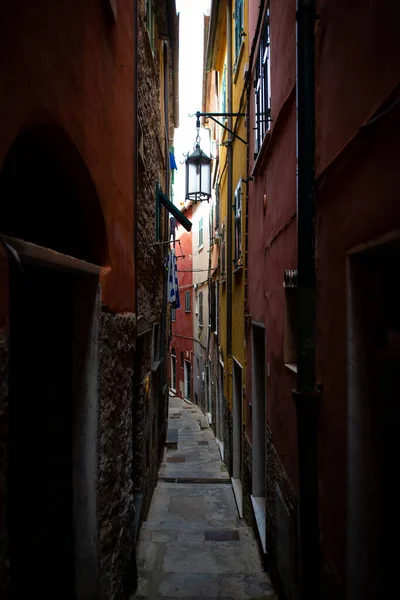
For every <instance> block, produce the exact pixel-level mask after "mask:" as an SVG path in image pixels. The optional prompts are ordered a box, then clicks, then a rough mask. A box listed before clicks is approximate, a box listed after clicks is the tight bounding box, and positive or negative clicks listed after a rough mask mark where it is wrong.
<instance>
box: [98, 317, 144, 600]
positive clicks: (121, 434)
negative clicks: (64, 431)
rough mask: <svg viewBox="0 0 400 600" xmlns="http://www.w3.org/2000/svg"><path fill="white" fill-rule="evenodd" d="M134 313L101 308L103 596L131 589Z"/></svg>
mask: <svg viewBox="0 0 400 600" xmlns="http://www.w3.org/2000/svg"><path fill="white" fill-rule="evenodd" d="M135 328H136V319H135V316H134V315H133V314H132V313H126V314H113V313H110V312H107V311H106V310H103V311H102V314H101V324H100V372H99V384H100V416H99V418H100V465H99V481H98V507H97V510H98V519H99V535H100V540H99V543H100V573H101V597H102V598H103V599H104V600H106V599H107V600H111V599H113V600H114V599H115V600H119V599H122V598H125V594H126V592H127V591H132V590H133V583H132V582H131V581H130V577H131V576H132V573H134V562H133V560H132V558H133V557H132V550H133V547H134V544H133V538H134V518H135V509H134V495H133V482H132V376H133V364H134V340H135Z"/></svg>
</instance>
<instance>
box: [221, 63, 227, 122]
mask: <svg viewBox="0 0 400 600" xmlns="http://www.w3.org/2000/svg"><path fill="white" fill-rule="evenodd" d="M221 112H223V113H226V65H225V66H224V74H223V76H222V86H221ZM226 120H227V119H225V121H226Z"/></svg>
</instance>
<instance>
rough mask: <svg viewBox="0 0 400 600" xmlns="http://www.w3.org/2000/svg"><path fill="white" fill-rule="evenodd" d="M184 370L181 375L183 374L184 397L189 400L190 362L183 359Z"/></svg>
mask: <svg viewBox="0 0 400 600" xmlns="http://www.w3.org/2000/svg"><path fill="white" fill-rule="evenodd" d="M184 365H185V368H184V372H183V376H184V382H183V385H184V397H185V398H186V399H187V400H190V362H189V361H188V360H185V361H184Z"/></svg>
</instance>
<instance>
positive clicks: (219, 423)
mask: <svg viewBox="0 0 400 600" xmlns="http://www.w3.org/2000/svg"><path fill="white" fill-rule="evenodd" d="M215 395H216V403H215V422H216V426H215V431H216V440H217V444H218V447H219V452H220V455H221V458H222V460H224V363H223V362H222V360H220V361H219V363H218V375H217V381H216V390H215Z"/></svg>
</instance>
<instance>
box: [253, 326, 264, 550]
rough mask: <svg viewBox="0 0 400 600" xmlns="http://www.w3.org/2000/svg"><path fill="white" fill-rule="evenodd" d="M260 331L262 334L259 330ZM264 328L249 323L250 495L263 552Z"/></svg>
mask: <svg viewBox="0 0 400 600" xmlns="http://www.w3.org/2000/svg"><path fill="white" fill-rule="evenodd" d="M256 331H257V335H262V336H263V342H264V343H263V348H261V344H258V343H256V339H255V332H256ZM261 332H262V333H261ZM266 342H267V336H266V330H265V325H264V324H263V323H256V322H254V321H253V322H252V327H251V343H252V348H251V350H252V360H251V372H252V377H251V379H252V385H251V407H252V413H251V422H252V445H251V449H252V494H251V501H252V505H253V511H254V516H255V519H256V523H257V528H258V533H259V536H260V540H261V544H262V547H263V550H264V552H266V518H265V517H266V515H265V513H266V497H265V496H266V487H265V486H266V482H265V479H266V447H265V446H266V442H265V433H266V416H267V406H266V404H267V397H266Z"/></svg>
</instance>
